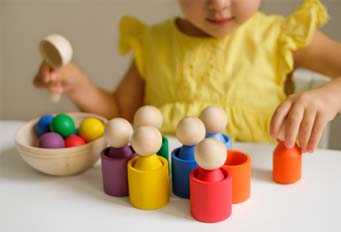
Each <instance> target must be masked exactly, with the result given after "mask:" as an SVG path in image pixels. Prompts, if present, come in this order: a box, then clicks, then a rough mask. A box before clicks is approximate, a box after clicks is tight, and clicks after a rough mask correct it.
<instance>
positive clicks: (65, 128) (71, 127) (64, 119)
mask: <svg viewBox="0 0 341 232" xmlns="http://www.w3.org/2000/svg"><path fill="white" fill-rule="evenodd" d="M75 128H76V126H75V122H74V121H73V120H72V118H71V117H70V116H69V115H67V114H57V115H56V116H55V117H54V118H53V119H52V122H51V130H52V131H53V132H57V133H58V134H60V135H61V136H63V137H64V138H66V137H68V136H70V135H72V134H73V133H74V132H75Z"/></svg>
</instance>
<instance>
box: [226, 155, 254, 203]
mask: <svg viewBox="0 0 341 232" xmlns="http://www.w3.org/2000/svg"><path fill="white" fill-rule="evenodd" d="M224 166H225V167H227V168H228V169H229V171H230V172H231V174H232V203H233V204H237V203H241V202H243V201H246V200H247V199H248V198H249V197H250V192H251V157H250V156H249V155H247V154H246V153H244V152H241V151H237V150H228V151H227V159H226V162H225V165H224Z"/></svg>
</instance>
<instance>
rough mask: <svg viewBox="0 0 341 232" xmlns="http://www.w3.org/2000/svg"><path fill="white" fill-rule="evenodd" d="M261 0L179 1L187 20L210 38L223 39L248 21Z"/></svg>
mask: <svg viewBox="0 0 341 232" xmlns="http://www.w3.org/2000/svg"><path fill="white" fill-rule="evenodd" d="M260 2H261V0H179V3H180V7H181V9H182V12H183V14H184V16H185V18H186V19H187V20H188V21H189V22H190V23H191V24H192V25H193V26H195V27H196V28H197V29H199V30H200V31H201V32H203V33H204V34H206V35H208V36H212V37H223V36H226V35H227V34H229V33H231V32H232V31H233V30H235V29H236V28H237V27H238V26H240V25H241V24H243V23H244V22H245V21H247V20H248V19H249V18H250V17H251V16H252V15H253V14H254V13H255V12H256V11H257V10H258V7H259V5H260Z"/></svg>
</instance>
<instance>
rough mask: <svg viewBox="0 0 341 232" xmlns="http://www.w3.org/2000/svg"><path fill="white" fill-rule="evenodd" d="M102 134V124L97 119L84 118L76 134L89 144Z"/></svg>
mask: <svg viewBox="0 0 341 232" xmlns="http://www.w3.org/2000/svg"><path fill="white" fill-rule="evenodd" d="M103 133H104V124H103V122H102V121H101V120H99V119H97V118H86V119H84V120H83V121H82V122H81V124H80V126H79V128H78V134H79V135H80V136H81V137H82V138H83V139H84V140H85V141H86V142H91V141H93V140H95V139H97V138H99V137H101V136H102V135H103Z"/></svg>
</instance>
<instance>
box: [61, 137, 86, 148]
mask: <svg viewBox="0 0 341 232" xmlns="http://www.w3.org/2000/svg"><path fill="white" fill-rule="evenodd" d="M85 143H86V142H85V140H84V139H83V138H82V137H80V136H78V135H70V136H69V137H67V138H66V139H65V147H77V146H81V145H83V144H85Z"/></svg>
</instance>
